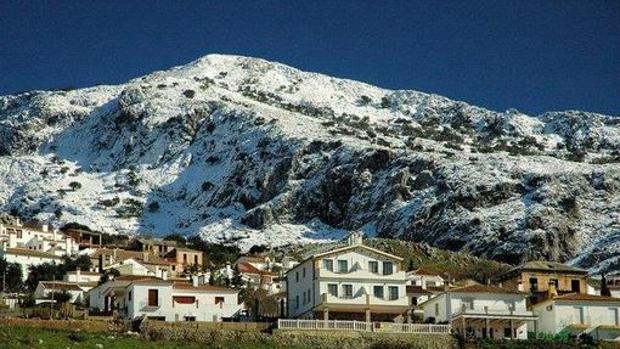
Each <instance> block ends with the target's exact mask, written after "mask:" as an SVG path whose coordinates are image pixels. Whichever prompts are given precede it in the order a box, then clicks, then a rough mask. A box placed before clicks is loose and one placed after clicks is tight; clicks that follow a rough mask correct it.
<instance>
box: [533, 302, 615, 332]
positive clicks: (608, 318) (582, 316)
mask: <svg viewBox="0 0 620 349" xmlns="http://www.w3.org/2000/svg"><path fill="white" fill-rule="evenodd" d="M532 311H533V312H534V314H536V315H538V319H539V321H538V323H539V325H538V328H539V330H540V331H541V332H544V333H548V334H558V333H560V332H562V331H566V332H570V333H573V334H578V333H582V332H586V333H590V334H591V335H592V336H593V337H595V338H596V339H616V338H620V298H613V297H602V296H595V295H588V294H578V293H571V294H565V295H561V296H556V297H554V298H550V299H547V300H545V301H543V302H541V303H538V304H535V305H533V306H532Z"/></svg>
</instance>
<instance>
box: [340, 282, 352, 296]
mask: <svg viewBox="0 0 620 349" xmlns="http://www.w3.org/2000/svg"><path fill="white" fill-rule="evenodd" d="M342 296H343V297H344V298H353V285H342Z"/></svg>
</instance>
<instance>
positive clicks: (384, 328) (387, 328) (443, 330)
mask: <svg viewBox="0 0 620 349" xmlns="http://www.w3.org/2000/svg"><path fill="white" fill-rule="evenodd" d="M375 332H390V333H438V334H449V333H450V325H433V324H399V323H395V322H381V323H380V325H379V327H378V328H375Z"/></svg>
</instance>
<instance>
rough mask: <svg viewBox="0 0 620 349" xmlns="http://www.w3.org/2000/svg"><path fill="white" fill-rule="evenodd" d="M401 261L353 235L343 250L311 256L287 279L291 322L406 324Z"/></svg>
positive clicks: (404, 281) (405, 301)
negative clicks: (359, 321) (300, 320)
mask: <svg viewBox="0 0 620 349" xmlns="http://www.w3.org/2000/svg"><path fill="white" fill-rule="evenodd" d="M406 283H407V280H406V278H405V272H404V271H403V269H402V258H400V257H398V256H394V255H392V254H389V253H386V252H383V251H380V250H377V249H374V248H371V247H368V246H366V245H364V244H363V240H362V235H361V234H360V233H352V234H351V235H350V236H349V239H348V243H347V245H346V246H344V247H339V248H335V249H333V250H330V251H327V252H323V253H317V254H314V255H312V256H310V257H308V258H306V259H305V260H303V261H302V262H301V263H299V264H298V265H296V266H295V267H293V268H292V269H290V270H289V271H288V272H287V273H286V298H287V302H286V303H287V308H288V309H287V312H288V316H289V317H291V318H308V319H324V320H328V319H339V320H362V321H368V322H369V321H403V320H404V319H405V318H407V319H408V318H409V316H407V315H408V312H409V310H410V304H409V298H408V297H407V294H406V288H405V287H406Z"/></svg>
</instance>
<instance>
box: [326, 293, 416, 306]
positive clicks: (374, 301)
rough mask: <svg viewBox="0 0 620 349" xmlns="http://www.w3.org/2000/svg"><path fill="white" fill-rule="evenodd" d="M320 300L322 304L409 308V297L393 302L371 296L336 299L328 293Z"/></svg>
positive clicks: (336, 297)
mask: <svg viewBox="0 0 620 349" xmlns="http://www.w3.org/2000/svg"><path fill="white" fill-rule="evenodd" d="M321 300H322V303H324V304H343V305H346V304H350V305H379V306H382V305H385V306H405V307H409V297H406V296H404V297H399V298H397V299H394V300H390V299H388V298H385V299H384V298H377V297H375V296H372V295H368V294H366V295H361V296H358V297H350V298H349V297H338V296H334V295H331V294H329V293H323V294H321Z"/></svg>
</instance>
